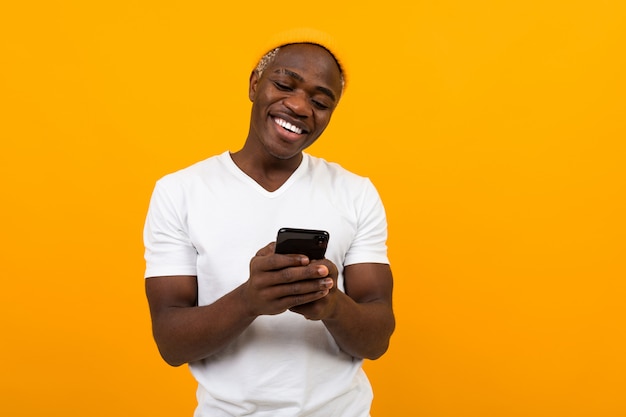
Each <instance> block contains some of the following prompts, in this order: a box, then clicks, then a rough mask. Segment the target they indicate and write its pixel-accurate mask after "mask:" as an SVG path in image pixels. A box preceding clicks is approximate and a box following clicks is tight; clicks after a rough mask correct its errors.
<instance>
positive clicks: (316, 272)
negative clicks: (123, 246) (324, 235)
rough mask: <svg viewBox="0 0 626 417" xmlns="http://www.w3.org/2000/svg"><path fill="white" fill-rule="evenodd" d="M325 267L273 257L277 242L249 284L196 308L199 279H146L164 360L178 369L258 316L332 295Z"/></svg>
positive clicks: (265, 251) (255, 262) (262, 255)
mask: <svg viewBox="0 0 626 417" xmlns="http://www.w3.org/2000/svg"><path fill="white" fill-rule="evenodd" d="M328 273H329V270H328V269H327V268H326V267H322V266H320V265H316V264H312V263H309V260H308V259H307V258H306V257H303V256H297V255H295V256H294V255H274V243H271V244H269V245H267V246H266V247H264V248H262V249H261V250H259V252H258V253H257V256H255V257H254V258H253V259H252V261H251V262H250V277H249V279H248V280H247V281H246V282H245V283H243V284H242V285H240V286H239V287H237V288H235V289H234V290H233V291H231V292H230V293H228V294H226V295H224V296H223V297H221V298H219V299H218V300H216V301H215V302H214V303H212V304H210V305H206V306H197V300H198V282H197V279H196V277H195V276H162V277H153V278H146V295H147V298H148V303H149V306H150V315H151V317H152V333H153V335H154V339H155V341H156V343H157V345H158V347H159V351H160V352H161V356H163V359H165V361H166V362H167V363H169V364H170V365H172V366H179V365H182V364H184V363H187V362H193V361H197V360H200V359H204V358H206V357H209V356H211V355H213V354H215V353H216V352H219V351H220V350H221V349H223V348H224V347H225V346H226V345H228V344H229V343H230V342H231V341H233V340H234V339H235V338H237V336H239V335H240V334H241V333H242V332H243V331H244V330H245V329H246V328H247V327H248V326H249V325H250V324H251V323H252V322H253V321H254V319H255V318H256V317H258V316H260V315H265V314H269V315H271V314H278V313H281V312H283V311H285V310H286V309H288V308H291V307H293V306H295V305H298V304H302V303H310V302H313V301H316V300H319V299H320V298H324V297H325V296H326V295H328V293H329V291H330V288H331V287H332V286H333V280H331V279H325V277H326V276H327V275H328Z"/></svg>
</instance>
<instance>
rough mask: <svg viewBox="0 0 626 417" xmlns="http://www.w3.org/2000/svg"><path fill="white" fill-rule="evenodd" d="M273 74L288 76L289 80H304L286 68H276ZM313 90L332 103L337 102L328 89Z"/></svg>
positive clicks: (319, 87) (317, 88)
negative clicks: (325, 96)
mask: <svg viewBox="0 0 626 417" xmlns="http://www.w3.org/2000/svg"><path fill="white" fill-rule="evenodd" d="M274 73H276V74H285V75H288V76H290V77H291V78H293V79H295V80H298V81H304V78H302V76H301V75H300V74H298V73H297V72H293V71H291V70H288V69H286V68H278V69H277V70H276V71H274ZM315 89H316V90H317V91H319V92H320V93H322V94H325V95H327V96H328V97H330V98H331V99H332V100H333V101H337V97H336V96H335V93H333V91H332V90H331V89H330V88H326V87H322V86H317V87H315Z"/></svg>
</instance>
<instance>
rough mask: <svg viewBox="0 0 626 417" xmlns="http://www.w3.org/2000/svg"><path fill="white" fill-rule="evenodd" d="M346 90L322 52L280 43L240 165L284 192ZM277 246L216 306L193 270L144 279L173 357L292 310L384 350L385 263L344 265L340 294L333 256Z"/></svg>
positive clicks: (345, 343) (189, 356) (360, 354)
mask: <svg viewBox="0 0 626 417" xmlns="http://www.w3.org/2000/svg"><path fill="white" fill-rule="evenodd" d="M341 88H342V87H341V78H340V72H339V68H338V66H337V64H336V62H335V60H334V59H333V57H332V56H331V55H330V54H329V53H328V52H327V51H326V50H324V49H323V48H321V47H319V46H316V45H309V44H295V45H288V46H285V47H283V48H281V50H280V51H279V53H278V55H277V56H276V59H275V60H274V62H273V63H272V64H270V65H269V66H268V68H266V70H265V72H264V73H263V75H262V76H261V77H259V75H258V74H257V73H256V72H253V73H252V75H251V77H250V90H249V95H250V100H251V101H252V102H253V106H252V116H251V119H250V130H249V133H248V137H247V139H246V142H245V144H244V146H243V148H242V149H241V150H240V151H238V152H236V153H234V154H232V158H233V160H234V161H235V163H236V164H237V165H238V166H239V167H240V169H242V170H243V171H244V172H245V173H246V174H247V175H249V176H250V177H251V178H253V179H254V180H255V181H256V182H257V183H259V184H260V185H261V186H262V187H264V188H265V189H267V190H269V191H274V190H276V189H278V188H280V186H281V185H282V184H283V183H284V182H285V181H286V180H287V179H288V178H289V176H290V175H291V174H292V173H293V172H294V171H295V169H296V168H297V167H298V165H299V164H300V161H301V160H302V151H303V150H304V149H306V148H307V147H308V146H310V145H311V144H312V143H313V142H315V140H317V138H318V137H319V136H320V135H321V134H322V132H323V131H324V129H325V128H326V126H327V125H328V123H329V121H330V118H331V115H332V113H333V111H334V109H335V107H336V105H337V102H338V100H339V98H340V96H341ZM285 127H286V128H287V129H286V128H285ZM294 127H295V128H294ZM274 245H275V244H274V243H273V242H272V243H270V244H268V245H267V246H265V247H263V248H261V249H260V250H259V251H258V252H257V254H256V256H255V257H254V258H252V260H251V261H250V267H249V271H250V275H249V277H248V280H247V281H246V282H244V283H243V284H241V285H240V286H239V287H237V288H235V289H234V290H233V291H231V292H230V293H228V294H226V295H224V296H223V297H221V298H219V299H218V300H217V301H215V302H214V303H213V304H210V305H206V306H197V299H198V284H197V279H196V277H195V276H164V277H151V278H148V279H146V294H147V297H148V302H149V305H150V313H151V317H152V329H153V334H154V338H155V340H156V343H157V345H158V347H159V351H160V352H161V355H162V356H163V358H164V359H165V361H166V362H167V363H169V364H170V365H173V366H178V365H182V364H184V363H188V362H193V361H197V360H200V359H204V358H207V357H209V356H211V355H213V354H215V353H217V352H219V351H220V350H222V349H223V348H224V347H225V346H227V345H228V344H229V343H230V342H232V341H233V340H234V339H236V338H237V337H238V336H239V335H240V334H241V333H242V332H243V331H244V330H245V329H246V328H247V327H248V326H249V325H250V324H251V323H252V322H253V321H254V320H255V318H256V317H258V316H260V315H275V314H280V313H282V312H284V311H286V310H291V311H292V312H295V313H298V314H301V315H303V316H304V317H306V318H307V319H309V320H321V321H322V322H323V323H324V325H325V326H326V328H327V329H328V331H329V332H330V333H331V334H332V336H333V337H334V339H335V341H336V342H337V344H338V346H339V347H340V348H341V349H342V350H343V351H345V352H346V353H348V354H350V355H352V356H354V357H357V358H368V359H376V358H378V357H380V356H381V355H382V354H383V353H385V351H386V350H387V348H388V345H389V339H390V337H391V334H392V333H393V330H394V327H395V319H394V314H393V309H392V288H393V279H392V274H391V269H390V268H389V265H386V264H374V263H363V264H354V265H348V266H346V267H345V269H344V281H345V293H344V292H342V291H340V290H338V289H337V276H338V272H337V267H336V266H335V264H333V263H332V262H331V261H330V260H328V259H323V260H317V261H310V260H309V259H308V258H307V257H306V256H304V255H297V254H294V255H280V254H275V253H274Z"/></svg>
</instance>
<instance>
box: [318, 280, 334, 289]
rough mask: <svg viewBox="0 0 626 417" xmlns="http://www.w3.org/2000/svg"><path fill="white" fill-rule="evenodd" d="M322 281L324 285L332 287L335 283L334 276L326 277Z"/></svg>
mask: <svg viewBox="0 0 626 417" xmlns="http://www.w3.org/2000/svg"><path fill="white" fill-rule="evenodd" d="M321 282H322V287H326V288H330V287H332V285H333V280H332V278H324V279H323V280H322V281H321Z"/></svg>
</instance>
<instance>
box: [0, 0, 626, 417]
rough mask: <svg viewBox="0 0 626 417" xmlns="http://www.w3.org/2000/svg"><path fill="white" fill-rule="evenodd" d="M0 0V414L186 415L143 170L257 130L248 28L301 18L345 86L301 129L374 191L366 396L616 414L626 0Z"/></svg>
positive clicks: (398, 402)
mask: <svg viewBox="0 0 626 417" xmlns="http://www.w3.org/2000/svg"><path fill="white" fill-rule="evenodd" d="M210 3H212V2H202V1H182V2H176V3H174V2H160V1H157V2H154V1H150V2H149V1H145V0H131V1H128V0H125V1H119V0H112V1H107V2H85V1H68V0H66V1H58V2H44V1H39V2H37V1H23V2H17V1H16V2H8V1H7V2H3V4H2V5H1V6H0V138H1V146H2V151H1V152H0V190H1V195H2V229H3V230H2V240H1V242H2V243H1V245H2V246H1V248H0V256H1V267H2V291H1V294H2V302H1V303H0V332H1V334H2V336H1V337H2V342H1V343H0V358H2V363H3V365H2V371H1V372H0V415H3V416H12V417H19V416H39V415H47V416H53V415H54V416H90V417H97V416H111V415H120V416H125V415H128V416H131V415H132V416H144V415H145V416H148V415H149V416H155V417H158V416H164V417H165V416H185V415H187V416H191V413H192V410H193V407H194V403H195V398H194V383H193V381H192V379H191V377H190V375H189V372H188V370H187V369H186V368H185V367H181V368H170V367H168V366H167V365H165V363H164V362H163V361H162V360H161V359H160V357H159V356H158V353H157V350H156V347H155V345H154V343H153V341H152V338H151V334H150V329H149V317H148V309H147V305H146V301H145V297H144V294H143V278H142V274H143V268H144V263H143V246H142V242H141V230H142V227H143V220H144V216H145V212H146V208H147V204H148V199H149V196H150V193H151V191H152V186H153V184H154V182H155V180H156V179H157V178H158V177H160V176H162V175H164V174H165V173H168V172H170V171H173V170H175V169H178V168H182V167H184V166H186V165H189V164H191V163H193V162H195V161H197V160H200V159H203V158H205V157H207V156H209V155H213V154H215V153H218V152H222V151H223V150H226V149H230V150H237V149H238V148H239V147H240V146H241V145H242V143H243V140H244V138H245V135H246V132H247V126H248V114H249V109H250V103H249V102H248V100H247V79H248V74H249V70H250V64H251V58H252V57H253V56H256V55H257V54H258V53H259V51H257V50H256V47H257V44H258V43H261V42H260V41H261V40H263V39H265V37H266V36H267V35H269V34H270V33H273V32H274V30H275V29H284V28H286V27H289V26H291V25H293V24H296V25H297V24H300V23H301V22H304V24H306V25H311V26H316V27H319V28H321V29H323V30H327V31H330V32H332V33H333V34H334V35H335V36H337V37H338V38H339V39H340V40H341V41H342V42H343V44H344V45H345V46H346V47H347V51H348V52H349V55H348V57H347V59H349V61H348V63H349V69H350V71H351V72H350V74H349V76H350V81H349V82H350V84H349V86H348V91H347V94H346V96H345V98H344V99H343V100H342V103H341V104H340V106H339V109H338V110H337V112H336V114H335V117H334V120H333V122H332V123H331V126H330V128H329V129H328V131H327V133H326V134H325V136H323V137H322V139H320V141H319V142H318V143H317V144H315V145H314V146H313V147H312V148H311V149H310V151H311V153H313V154H315V155H319V156H323V157H325V158H326V159H329V160H333V161H337V162H340V163H341V164H343V165H344V166H346V167H347V168H349V169H351V170H353V171H355V172H357V173H360V174H363V175H367V176H370V177H371V178H372V179H373V181H374V182H375V184H376V185H377V187H378V189H379V191H380V193H381V195H382V197H383V198H384V201H385V205H386V208H387V211H388V217H389V225H390V240H389V245H390V257H391V259H392V263H393V265H392V266H393V270H394V274H395V278H396V293H395V308H396V312H397V320H398V328H397V331H396V333H395V335H394V337H393V339H392V345H391V348H390V350H389V352H388V353H387V355H386V356H384V357H383V358H382V359H380V360H378V361H375V362H367V363H366V369H367V371H368V374H369V375H370V378H371V380H372V383H373V385H374V388H375V392H376V397H375V403H374V408H373V413H372V414H373V417H384V416H425V417H489V416H493V417H516V416H528V417H531V416H532V417H543V416H546V417H548V416H549V417H555V416H563V417H576V416H593V417H597V416H601V417H613V416H615V417H617V416H624V415H626V395H625V392H626V355H625V352H626V330H625V329H626V326H625V319H626V311H625V307H624V305H625V301H624V300H625V299H626V284H625V278H626V261H625V258H626V257H625V249H626V245H625V236H626V222H625V219H624V217H625V215H624V214H625V212H626V198H625V195H626V194H625V191H626V186H625V185H626V182H625V180H626V163H625V156H626V145H625V139H626V117H625V116H626V112H625V111H626V65H625V64H626V62H625V58H624V57H625V56H626V53H625V45H626V29H625V28H626V6H625V5H624V2H622V1H618V0H614V1H608V0H606V1H594V2H588V1H571V0H552V1H539V0H530V1H526V2H503V1H495V0H482V1H472V2H464V1H459V0H443V1H438V2H430V1H413V2H409V1H398V0H392V1H386V2H383V4H381V3H380V2H373V1H361V2H358V4H357V3H355V4H345V5H341V4H340V2H336V1H328V0H321V1H318V2H315V3H306V4H304V3H297V2H296V3H293V2H290V3H263V2H245V3H237V2H223V3H222V4H220V5H211V4H210Z"/></svg>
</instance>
